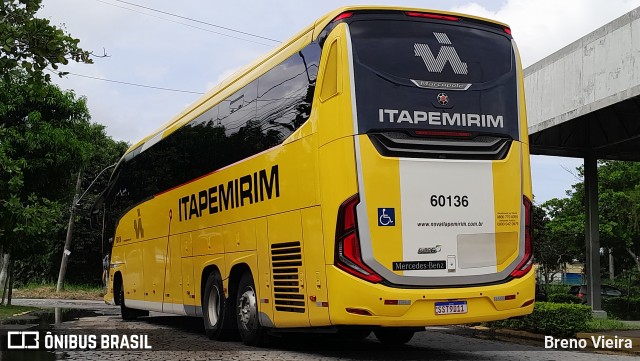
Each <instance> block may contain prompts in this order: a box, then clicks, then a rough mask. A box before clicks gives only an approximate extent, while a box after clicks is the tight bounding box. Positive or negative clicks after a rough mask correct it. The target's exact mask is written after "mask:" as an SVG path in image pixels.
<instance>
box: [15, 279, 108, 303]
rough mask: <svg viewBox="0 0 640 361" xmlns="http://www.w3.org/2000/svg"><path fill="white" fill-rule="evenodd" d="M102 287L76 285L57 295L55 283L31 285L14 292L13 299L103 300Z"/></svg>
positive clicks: (71, 285)
mask: <svg viewBox="0 0 640 361" xmlns="http://www.w3.org/2000/svg"><path fill="white" fill-rule="evenodd" d="M103 296H104V292H103V289H102V286H95V285H74V284H68V285H65V286H64V290H63V291H62V292H60V293H56V285H55V284H54V283H45V284H43V283H29V284H26V285H24V286H22V287H20V288H17V289H14V290H13V298H55V299H65V300H102V297H103Z"/></svg>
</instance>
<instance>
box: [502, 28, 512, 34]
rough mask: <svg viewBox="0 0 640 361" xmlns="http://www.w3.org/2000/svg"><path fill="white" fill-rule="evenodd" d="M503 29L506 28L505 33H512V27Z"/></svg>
mask: <svg viewBox="0 0 640 361" xmlns="http://www.w3.org/2000/svg"><path fill="white" fill-rule="evenodd" d="M503 30H504V32H505V33H507V34H509V35H511V29H510V28H507V27H505V28H503Z"/></svg>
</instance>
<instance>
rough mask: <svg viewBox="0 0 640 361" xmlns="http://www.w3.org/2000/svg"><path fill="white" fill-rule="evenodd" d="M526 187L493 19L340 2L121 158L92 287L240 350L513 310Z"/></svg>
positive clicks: (502, 36)
mask: <svg viewBox="0 0 640 361" xmlns="http://www.w3.org/2000/svg"><path fill="white" fill-rule="evenodd" d="M531 199H532V195H531V181H530V165H529V147H528V138H527V123H526V115H525V101H524V95H523V76H522V69H521V65H520V59H519V55H518V52H517V49H516V46H515V43H514V42H513V39H512V36H511V30H510V28H509V27H508V26H507V25H505V24H502V23H498V22H495V21H491V20H487V19H482V18H478V17H474V16H468V15H462V14H455V13H449V12H441V11H433V10H424V9H411V8H396V7H393V8H392V7H382V6H379V7H378V6H376V7H365V6H356V7H345V8H340V9H337V10H335V11H333V12H331V13H329V14H327V15H325V16H323V17H322V18H320V19H318V20H317V21H316V22H315V23H314V24H312V25H311V26H309V27H307V28H305V29H304V30H302V31H301V32H300V33H298V34H297V35H295V36H294V37H293V38H291V39H290V40H288V41H286V42H284V43H283V44H282V45H280V46H279V47H278V48H277V49H275V50H273V51H272V52H270V53H269V54H267V55H265V56H264V57H262V58H260V59H259V60H257V61H256V62H254V63H253V64H251V65H250V66H248V67H246V68H244V69H243V70H241V71H239V72H237V73H236V74H235V75H233V76H232V77H230V78H229V79H227V80H226V81H225V82H223V83H222V84H220V85H218V86H217V87H216V88H215V89H213V90H211V91H210V92H209V93H208V94H206V95H205V96H203V97H202V98H201V99H199V100H198V101H197V102H196V103H194V104H193V105H191V106H190V107H189V108H187V109H186V110H185V111H183V112H182V113H181V114H179V115H178V116H176V117H174V118H173V119H172V120H170V121H169V122H168V123H166V124H165V125H164V126H162V127H161V128H160V129H159V130H158V131H156V132H154V133H153V134H151V135H149V136H148V137H146V138H144V139H142V140H141V141H140V142H138V143H137V144H135V145H133V146H132V147H131V148H130V149H129V150H128V151H127V153H126V154H125V155H124V156H123V157H122V159H121V160H120V162H119V164H118V165H117V167H116V168H115V169H114V172H113V174H112V177H111V180H110V183H109V186H108V188H107V189H106V190H105V192H104V193H103V196H102V198H101V200H100V201H99V202H98V203H97V206H96V209H97V210H102V211H103V212H104V216H103V219H104V223H103V230H104V237H103V238H104V240H105V241H104V242H107V243H109V244H108V246H107V247H106V248H107V249H109V250H110V254H109V255H108V256H109V257H108V262H106V264H107V269H106V270H105V271H106V272H107V274H108V277H107V281H106V282H107V293H106V295H105V301H106V302H107V303H109V304H116V305H120V307H121V311H122V318H123V319H134V318H136V317H137V316H141V315H144V314H148V311H157V312H165V313H173V314H181V315H190V316H199V317H202V318H203V320H204V325H205V329H206V333H207V335H208V336H209V337H210V338H213V339H225V338H232V337H234V335H235V336H236V337H237V335H238V334H239V336H240V338H241V339H242V341H243V342H244V343H246V344H249V345H258V344H261V343H262V342H263V341H264V340H265V337H266V336H265V335H267V334H269V333H277V332H278V331H292V330H322V331H323V332H332V331H336V332H344V333H345V334H350V335H360V336H366V335H368V334H370V333H371V332H374V334H375V335H376V337H377V338H378V339H379V340H380V341H381V342H383V343H389V344H398V343H404V342H407V341H408V340H410V339H411V337H412V336H413V334H414V332H416V331H419V330H424V327H425V326H429V325H448V324H460V323H468V322H479V321H488V320H498V319H506V318H509V317H515V316H522V315H526V314H528V313H530V312H531V311H532V309H533V302H534V288H535V286H534V283H535V279H534V274H533V272H531V264H532V252H531V228H530V227H531V207H532V204H531Z"/></svg>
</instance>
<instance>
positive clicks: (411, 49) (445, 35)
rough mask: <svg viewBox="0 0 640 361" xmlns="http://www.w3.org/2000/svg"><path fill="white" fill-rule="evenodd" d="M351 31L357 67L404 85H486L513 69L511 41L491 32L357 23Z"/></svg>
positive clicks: (382, 22) (418, 23)
mask: <svg viewBox="0 0 640 361" xmlns="http://www.w3.org/2000/svg"><path fill="white" fill-rule="evenodd" d="M349 30H350V31H351V37H352V40H353V45H354V56H355V57H356V59H357V61H359V62H360V63H361V64H363V65H366V66H368V67H371V68H372V69H373V70H375V71H377V72H380V73H387V74H390V75H392V76H397V77H400V78H403V79H414V80H431V81H446V82H466V83H484V82H487V81H491V80H494V79H497V78H498V77H500V76H502V75H504V74H507V73H508V72H509V71H510V70H511V68H512V62H511V55H512V50H511V42H510V39H509V38H508V37H506V36H503V35H501V34H496V33H494V32H490V31H485V30H481V29H476V28H469V27H465V26H455V25H448V26H447V25H442V24H439V23H438V24H436V23H430V22H421V21H406V20H405V21H394V20H369V21H355V22H353V23H351V24H350V26H349ZM415 60H422V61H415Z"/></svg>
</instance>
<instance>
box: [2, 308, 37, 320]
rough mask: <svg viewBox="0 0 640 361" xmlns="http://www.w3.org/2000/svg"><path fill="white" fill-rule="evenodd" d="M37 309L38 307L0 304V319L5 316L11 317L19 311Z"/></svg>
mask: <svg viewBox="0 0 640 361" xmlns="http://www.w3.org/2000/svg"><path fill="white" fill-rule="evenodd" d="M37 309H38V308H37V307H27V306H5V305H0V320H4V319H5V318H7V317H11V316H13V315H16V314H19V313H23V312H28V311H33V310H37Z"/></svg>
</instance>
